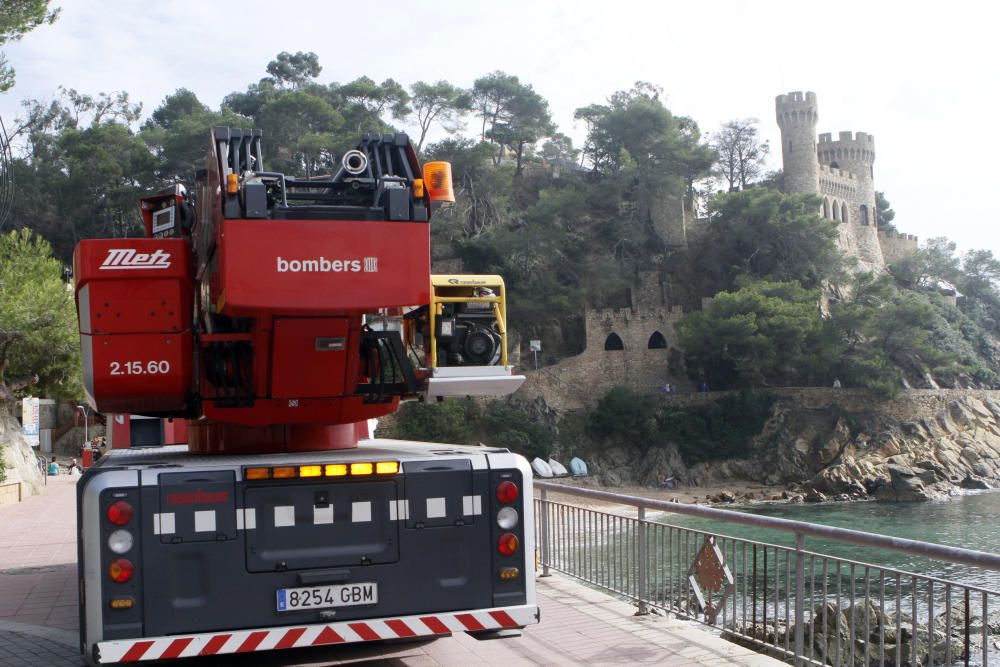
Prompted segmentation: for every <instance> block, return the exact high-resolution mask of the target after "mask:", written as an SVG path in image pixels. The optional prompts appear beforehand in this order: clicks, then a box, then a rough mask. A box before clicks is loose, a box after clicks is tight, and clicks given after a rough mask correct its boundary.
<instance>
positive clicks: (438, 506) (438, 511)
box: [427, 498, 448, 519]
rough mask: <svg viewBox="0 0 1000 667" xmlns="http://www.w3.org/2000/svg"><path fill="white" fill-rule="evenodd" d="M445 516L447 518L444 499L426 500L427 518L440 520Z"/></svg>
mask: <svg viewBox="0 0 1000 667" xmlns="http://www.w3.org/2000/svg"><path fill="white" fill-rule="evenodd" d="M445 516H448V506H447V503H445V500H444V498H428V499H427V518H428V519H441V518H443V517H445Z"/></svg>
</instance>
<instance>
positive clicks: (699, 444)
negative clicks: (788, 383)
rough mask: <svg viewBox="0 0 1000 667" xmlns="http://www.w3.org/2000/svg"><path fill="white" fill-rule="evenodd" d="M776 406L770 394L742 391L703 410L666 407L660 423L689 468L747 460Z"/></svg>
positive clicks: (665, 435) (661, 414)
mask: <svg viewBox="0 0 1000 667" xmlns="http://www.w3.org/2000/svg"><path fill="white" fill-rule="evenodd" d="M773 406H774V398H773V397H772V396H771V395H770V394H768V393H766V392H754V391H742V392H740V393H738V394H734V395H730V396H724V397H722V398H720V399H719V400H717V401H714V402H712V403H709V404H707V405H704V406H699V407H691V408H684V409H675V408H671V407H670V406H669V405H664V406H663V408H662V409H661V412H660V414H659V415H658V417H657V423H658V424H659V427H660V430H661V431H662V432H663V434H664V437H665V438H666V439H669V440H670V441H671V442H674V443H676V445H677V449H678V451H679V452H680V454H681V458H683V459H684V463H686V464H687V465H694V464H696V463H702V462H704V461H719V460H724V459H733V458H746V457H747V456H748V455H749V454H750V448H751V446H752V444H753V439H754V437H755V436H757V435H758V434H760V433H761V431H762V430H763V428H764V424H765V423H766V422H767V420H768V418H769V417H770V416H771V408H772V407H773Z"/></svg>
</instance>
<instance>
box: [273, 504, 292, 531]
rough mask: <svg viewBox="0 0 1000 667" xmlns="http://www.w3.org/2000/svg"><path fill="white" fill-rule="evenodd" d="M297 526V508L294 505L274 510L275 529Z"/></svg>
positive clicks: (279, 506)
mask: <svg viewBox="0 0 1000 667" xmlns="http://www.w3.org/2000/svg"><path fill="white" fill-rule="evenodd" d="M294 525H295V506H294V505H278V506H277V507H275V508H274V527H275V528H282V527H284V526H294Z"/></svg>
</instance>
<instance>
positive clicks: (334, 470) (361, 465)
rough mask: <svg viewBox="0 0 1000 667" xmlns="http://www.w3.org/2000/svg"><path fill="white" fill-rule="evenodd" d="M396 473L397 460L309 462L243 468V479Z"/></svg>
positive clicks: (366, 475) (368, 475)
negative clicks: (295, 464)
mask: <svg viewBox="0 0 1000 667" xmlns="http://www.w3.org/2000/svg"><path fill="white" fill-rule="evenodd" d="M397 474H399V461H361V462H357V463H310V464H307V465H300V466H269V467H261V468H244V469H243V479H245V480H247V481H260V480H270V479H309V478H322V477H372V476H376V477H385V476H388V475H397Z"/></svg>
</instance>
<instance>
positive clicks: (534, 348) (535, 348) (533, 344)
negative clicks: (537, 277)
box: [528, 340, 542, 352]
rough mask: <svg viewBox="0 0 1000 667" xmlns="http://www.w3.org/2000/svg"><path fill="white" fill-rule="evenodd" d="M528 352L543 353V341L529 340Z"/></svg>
mask: <svg viewBox="0 0 1000 667" xmlns="http://www.w3.org/2000/svg"><path fill="white" fill-rule="evenodd" d="M528 350H529V351H530V352H541V351H542V341H540V340H529V341H528Z"/></svg>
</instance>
